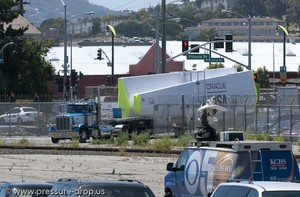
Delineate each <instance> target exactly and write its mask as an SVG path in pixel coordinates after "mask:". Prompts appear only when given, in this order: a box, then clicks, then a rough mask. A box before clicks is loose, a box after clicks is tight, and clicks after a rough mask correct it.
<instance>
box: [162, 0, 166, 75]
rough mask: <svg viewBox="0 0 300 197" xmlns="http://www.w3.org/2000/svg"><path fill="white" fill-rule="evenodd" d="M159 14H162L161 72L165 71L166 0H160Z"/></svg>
mask: <svg viewBox="0 0 300 197" xmlns="http://www.w3.org/2000/svg"><path fill="white" fill-rule="evenodd" d="M161 4H162V5H161V15H162V17H161V18H162V38H161V41H162V43H161V45H162V47H161V48H162V55H161V64H162V73H166V72H167V71H166V51H167V50H166V0H162V1H161Z"/></svg>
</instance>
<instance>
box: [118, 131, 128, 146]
mask: <svg viewBox="0 0 300 197" xmlns="http://www.w3.org/2000/svg"><path fill="white" fill-rule="evenodd" d="M128 139H129V136H128V134H126V133H121V134H120V135H118V137H117V138H116V140H115V144H117V145H118V146H127V145H128Z"/></svg>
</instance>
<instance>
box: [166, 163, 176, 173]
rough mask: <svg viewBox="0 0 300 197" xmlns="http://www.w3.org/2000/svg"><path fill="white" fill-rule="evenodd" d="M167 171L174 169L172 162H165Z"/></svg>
mask: <svg viewBox="0 0 300 197" xmlns="http://www.w3.org/2000/svg"><path fill="white" fill-rule="evenodd" d="M167 171H175V170H174V163H173V162H170V163H167Z"/></svg>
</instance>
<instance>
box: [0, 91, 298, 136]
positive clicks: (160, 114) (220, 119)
mask: <svg viewBox="0 0 300 197" xmlns="http://www.w3.org/2000/svg"><path fill="white" fill-rule="evenodd" d="M91 89H93V91H91V95H92V96H96V95H97V94H98V92H97V91H95V89H94V88H91ZM101 91H102V90H101ZM103 91H104V90H103ZM105 91H106V90H105ZM109 91H114V90H109ZM101 94H102V95H105V93H104V92H101ZM107 98H110V97H107ZM206 99H207V97H197V98H196V97H191V96H184V95H179V96H177V97H176V96H169V97H168V96H163V97H158V99H157V104H155V105H154V106H153V133H154V134H160V133H168V132H174V131H175V132H177V131H180V130H185V131H186V130H187V131H191V132H195V131H197V129H198V128H199V127H200V126H201V120H200V117H201V113H200V112H199V111H198V109H199V107H201V106H202V105H203V104H204V103H206ZM272 99H273V102H269V104H262V103H260V102H258V101H257V98H256V97H245V96H230V97H228V96H227V97H223V96H221V97H216V103H217V104H218V105H221V106H224V107H226V109H227V110H226V111H225V112H217V113H216V114H215V116H211V117H209V118H208V120H209V123H210V125H211V126H212V127H214V128H215V129H216V130H218V131H225V130H242V131H249V132H250V133H268V134H270V135H279V134H281V133H282V132H284V131H285V132H287V135H289V134H292V133H294V132H296V133H297V132H299V135H300V105H298V100H297V99H295V98H290V97H288V96H285V97H277V98H272ZM22 101H23V102H20V101H18V100H17V101H16V102H2V103H0V134H1V135H2V136H40V135H47V134H48V131H47V130H48V129H47V127H48V126H49V124H54V123H55V117H56V116H57V115H59V114H61V113H63V112H65V111H66V105H65V103H63V102H32V101H30V102H24V101H25V100H22ZM103 102H105V101H103ZM158 103H159V104H158ZM257 103H258V104H257ZM264 103H265V102H264ZM22 107H29V108H34V109H33V110H32V109H22ZM26 110H27V111H26ZM28 110H29V111H28ZM30 110H31V111H30ZM296 135H297V134H296Z"/></svg>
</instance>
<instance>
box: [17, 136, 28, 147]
mask: <svg viewBox="0 0 300 197" xmlns="http://www.w3.org/2000/svg"><path fill="white" fill-rule="evenodd" d="M19 144H20V145H23V146H25V145H29V141H28V139H25V138H22V139H21V140H19Z"/></svg>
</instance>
